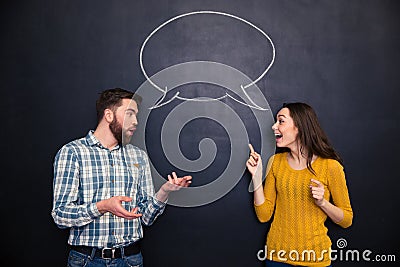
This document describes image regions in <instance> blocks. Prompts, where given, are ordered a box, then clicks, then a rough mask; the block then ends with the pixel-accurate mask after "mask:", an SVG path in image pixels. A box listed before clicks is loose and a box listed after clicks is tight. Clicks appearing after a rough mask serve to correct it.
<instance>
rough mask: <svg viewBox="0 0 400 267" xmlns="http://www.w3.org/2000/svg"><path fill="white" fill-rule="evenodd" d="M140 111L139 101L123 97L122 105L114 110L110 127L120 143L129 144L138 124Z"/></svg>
mask: <svg viewBox="0 0 400 267" xmlns="http://www.w3.org/2000/svg"><path fill="white" fill-rule="evenodd" d="M138 112H139V110H138V106H137V103H136V102H135V101H134V100H131V99H122V105H121V106H119V107H118V108H117V110H116V111H115V112H114V118H113V121H112V122H111V123H110V125H109V127H110V130H111V132H112V133H113V135H114V137H115V139H117V141H118V144H122V145H126V144H128V143H129V142H130V141H131V139H132V136H133V134H134V132H135V131H136V126H137V125H138V122H137V118H136V115H137V113H138Z"/></svg>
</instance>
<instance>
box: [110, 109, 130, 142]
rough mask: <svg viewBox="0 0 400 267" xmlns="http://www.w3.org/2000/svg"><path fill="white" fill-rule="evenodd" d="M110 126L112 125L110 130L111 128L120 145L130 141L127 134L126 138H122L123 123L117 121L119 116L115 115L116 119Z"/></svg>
mask: <svg viewBox="0 0 400 267" xmlns="http://www.w3.org/2000/svg"><path fill="white" fill-rule="evenodd" d="M109 127H110V130H111V132H112V134H113V136H114V138H115V139H116V140H117V142H118V144H119V145H126V144H127V143H129V141H130V138H128V137H127V136H125V138H124V140H122V139H123V138H122V125H121V123H119V122H118V121H117V118H116V116H115V115H114V119H113V121H112V122H111V123H110V125H109ZM122 141H124V142H123V143H122Z"/></svg>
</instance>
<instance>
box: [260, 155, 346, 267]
mask: <svg viewBox="0 0 400 267" xmlns="http://www.w3.org/2000/svg"><path fill="white" fill-rule="evenodd" d="M312 167H313V169H314V171H315V172H316V176H314V175H313V174H312V173H311V172H310V171H309V170H308V169H307V168H306V169H303V170H294V169H292V168H291V167H290V165H289V163H288V161H287V153H280V154H276V155H274V156H272V157H271V158H270V160H269V162H268V167H267V176H266V179H265V185H264V196H265V201H264V203H263V204H261V205H259V206H257V205H255V206H254V207H255V211H256V214H257V217H258V219H259V220H260V221H261V222H267V221H269V220H270V219H271V217H272V215H274V218H273V221H272V224H271V228H270V230H269V233H268V235H267V241H266V248H267V252H266V253H267V254H265V255H266V257H267V259H269V260H273V261H280V262H285V263H288V264H292V265H301V266H328V265H330V263H331V260H330V257H329V251H330V247H331V244H332V242H331V240H330V238H329V237H328V234H327V232H328V229H327V228H326V226H325V224H324V223H325V220H326V218H327V215H326V214H325V213H324V212H323V211H322V210H321V209H320V208H319V207H318V206H317V205H316V204H315V203H314V199H313V198H312V195H311V190H310V187H309V186H310V184H311V181H310V180H311V178H314V179H316V180H319V181H320V182H321V183H323V184H324V187H325V195H324V197H325V199H327V200H329V199H330V198H331V201H332V202H333V204H334V205H336V206H337V207H339V208H341V209H342V210H343V213H344V218H343V220H342V221H340V222H339V223H338V225H340V226H342V227H343V228H346V227H349V226H350V225H351V223H352V220H353V211H352V208H351V205H350V199H349V194H348V190H347V185H346V180H345V175H344V171H343V167H342V166H341V165H340V163H339V162H337V161H336V160H332V159H323V158H319V157H318V158H317V159H316V160H315V161H314V162H313V163H312ZM279 251H280V252H279ZM314 255H315V256H314Z"/></svg>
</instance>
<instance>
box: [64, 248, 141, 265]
mask: <svg viewBox="0 0 400 267" xmlns="http://www.w3.org/2000/svg"><path fill="white" fill-rule="evenodd" d="M68 267H143V257H142V254H141V253H138V254H134V255H130V256H123V257H122V258H116V259H102V258H94V257H92V256H91V255H85V254H82V253H79V252H77V251H75V250H71V251H70V252H69V256H68Z"/></svg>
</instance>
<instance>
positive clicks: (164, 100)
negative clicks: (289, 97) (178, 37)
mask: <svg viewBox="0 0 400 267" xmlns="http://www.w3.org/2000/svg"><path fill="white" fill-rule="evenodd" d="M200 14H209V15H219V16H225V17H229V18H233V19H236V20H238V21H241V22H244V23H245V24H247V25H249V26H250V27H252V28H254V29H255V30H257V31H258V32H260V33H261V34H262V35H263V36H264V37H265V38H266V39H267V40H268V42H269V43H270V44H271V47H272V59H271V62H270V63H269V64H268V66H267V68H266V69H265V70H264V71H263V72H262V73H261V75H260V76H259V77H257V78H256V79H255V80H254V81H250V82H248V83H246V84H238V85H236V86H237V87H238V89H240V91H241V95H244V97H245V99H246V100H247V101H242V100H241V99H238V98H237V97H235V96H234V95H232V94H229V93H225V95H223V96H221V97H218V98H187V97H182V96H181V95H180V92H179V91H178V92H176V93H175V94H174V95H173V96H172V97H171V98H170V99H168V98H167V92H168V89H170V90H171V89H172V88H171V87H170V86H168V85H166V84H163V88H164V89H163V88H161V86H159V84H161V83H158V82H155V81H153V80H152V79H150V77H149V76H148V74H147V72H146V70H145V68H144V65H143V52H144V49H145V47H146V44H147V42H148V41H149V40H150V38H151V37H152V36H153V35H154V34H155V33H157V32H158V31H159V30H160V29H161V28H163V27H165V26H166V25H168V24H169V23H171V22H173V21H175V20H178V19H181V18H183V17H187V16H193V15H200ZM274 61H275V46H274V43H273V42H272V39H271V38H270V37H269V36H268V34H266V33H265V32H264V31H263V30H261V29H260V28H259V27H257V26H255V25H254V24H252V23H251V22H249V21H247V20H245V19H243V18H240V17H238V16H235V15H231V14H228V13H223V12H217V11H195V12H189V13H185V14H181V15H178V16H175V17H173V18H171V19H169V20H167V21H165V22H164V23H162V24H161V25H160V26H158V27H157V28H156V29H154V30H153V31H152V32H151V33H150V34H149V36H147V38H146V39H145V40H144V42H143V44H142V47H141V48H140V53H139V64H140V68H141V70H142V73H143V75H144V76H145V78H146V80H147V81H148V82H149V83H150V84H151V85H152V86H153V87H154V88H156V89H157V90H159V91H160V92H161V93H162V94H163V95H162V97H161V99H160V100H159V101H158V102H157V103H155V105H154V106H152V107H150V109H155V108H159V107H162V106H164V105H166V104H169V103H171V102H172V101H173V100H174V99H179V100H183V101H193V102H209V101H219V100H222V99H224V98H230V99H232V100H234V101H236V102H238V103H240V104H242V105H245V106H248V107H250V108H253V109H258V110H262V111H265V110H266V108H264V107H261V106H259V105H258V104H256V103H255V101H253V99H252V98H251V97H250V95H249V94H248V92H247V91H246V89H248V88H251V87H252V86H253V85H255V84H256V83H257V82H258V81H259V80H261V79H262V78H263V77H264V76H265V75H266V74H267V72H268V71H269V69H270V68H271V67H272V65H273V64H274ZM235 91H237V90H235Z"/></svg>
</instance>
